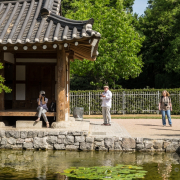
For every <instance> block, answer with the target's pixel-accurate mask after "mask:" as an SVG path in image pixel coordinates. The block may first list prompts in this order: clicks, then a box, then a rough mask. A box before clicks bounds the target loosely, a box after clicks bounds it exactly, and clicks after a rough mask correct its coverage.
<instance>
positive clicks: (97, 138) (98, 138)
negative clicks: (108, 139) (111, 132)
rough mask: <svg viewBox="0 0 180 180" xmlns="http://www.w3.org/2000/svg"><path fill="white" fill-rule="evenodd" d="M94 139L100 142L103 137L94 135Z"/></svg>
mask: <svg viewBox="0 0 180 180" xmlns="http://www.w3.org/2000/svg"><path fill="white" fill-rule="evenodd" d="M94 141H98V142H101V141H104V138H102V137H95V138H94Z"/></svg>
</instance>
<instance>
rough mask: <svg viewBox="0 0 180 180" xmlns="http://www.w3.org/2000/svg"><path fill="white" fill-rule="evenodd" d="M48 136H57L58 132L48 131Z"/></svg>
mask: <svg viewBox="0 0 180 180" xmlns="http://www.w3.org/2000/svg"><path fill="white" fill-rule="evenodd" d="M48 135H49V136H58V135H59V131H49V132H48Z"/></svg>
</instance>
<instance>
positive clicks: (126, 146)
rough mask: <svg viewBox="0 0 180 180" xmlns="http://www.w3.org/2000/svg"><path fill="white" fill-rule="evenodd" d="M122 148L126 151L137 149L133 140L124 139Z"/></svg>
mask: <svg viewBox="0 0 180 180" xmlns="http://www.w3.org/2000/svg"><path fill="white" fill-rule="evenodd" d="M122 148H123V149H124V150H130V149H135V148H136V141H135V139H133V138H123V139H122Z"/></svg>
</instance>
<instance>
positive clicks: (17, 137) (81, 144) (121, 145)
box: [0, 130, 180, 153]
mask: <svg viewBox="0 0 180 180" xmlns="http://www.w3.org/2000/svg"><path fill="white" fill-rule="evenodd" d="M0 149H27V150H28V149H35V150H41V149H42V150H48V149H55V150H71V151H77V150H82V151H93V150H98V151H130V152H135V151H139V152H177V153H180V139H148V138H129V137H124V138H119V137H98V136H96V137H91V136H88V133H87V132H79V131H58V130H52V131H37V130H29V131H25V130H0Z"/></svg>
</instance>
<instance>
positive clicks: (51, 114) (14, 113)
mask: <svg viewBox="0 0 180 180" xmlns="http://www.w3.org/2000/svg"><path fill="white" fill-rule="evenodd" d="M0 116H37V112H25V111H20V110H19V111H13V110H12V111H0ZM46 116H48V117H54V116H56V113H55V112H47V113H46Z"/></svg>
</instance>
